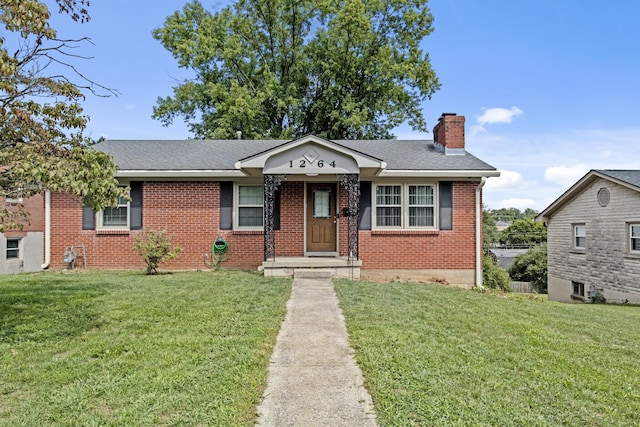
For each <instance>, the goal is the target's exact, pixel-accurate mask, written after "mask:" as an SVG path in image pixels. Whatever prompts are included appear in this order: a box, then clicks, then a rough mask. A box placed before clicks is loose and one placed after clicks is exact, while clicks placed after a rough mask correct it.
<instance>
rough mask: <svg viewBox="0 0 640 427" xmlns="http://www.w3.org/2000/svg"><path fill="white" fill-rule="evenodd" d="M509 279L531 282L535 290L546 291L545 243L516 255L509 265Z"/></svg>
mask: <svg viewBox="0 0 640 427" xmlns="http://www.w3.org/2000/svg"><path fill="white" fill-rule="evenodd" d="M509 276H511V279H513V280H516V281H521V282H531V284H532V285H533V287H534V289H535V290H536V292H539V293H542V294H546V293H547V245H540V246H536V247H534V248H531V249H529V250H528V251H527V252H525V253H523V254H522V255H518V256H517V257H516V259H515V260H514V261H513V264H511V266H510V267H509Z"/></svg>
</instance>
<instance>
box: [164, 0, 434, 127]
mask: <svg viewBox="0 0 640 427" xmlns="http://www.w3.org/2000/svg"><path fill="white" fill-rule="evenodd" d="M432 22H433V16H432V15H431V13H430V12H429V9H428V7H427V0H414V1H411V2H407V1H406V0H344V1H339V2H338V1H330V0H237V1H236V2H235V3H234V4H233V5H231V6H228V7H225V8H224V9H222V10H220V11H219V12H217V13H215V14H211V13H209V12H207V11H206V10H205V9H204V8H203V6H202V4H201V3H200V2H199V1H197V0H194V1H192V2H191V3H187V4H186V5H185V6H184V8H183V10H182V11H177V12H175V13H174V14H173V15H171V16H169V17H168V18H167V19H166V21H165V23H164V26H163V27H161V28H157V29H155V30H154V31H153V36H154V37H155V38H156V39H157V40H159V41H160V42H161V43H162V45H163V46H164V47H165V48H166V49H167V50H169V51H170V52H171V53H172V54H173V56H174V57H175V58H176V59H177V61H178V63H179V65H180V67H183V68H185V69H190V70H192V71H193V72H194V74H195V78H194V79H193V80H190V81H185V82H183V83H182V84H179V85H178V86H176V87H174V89H173V96H170V97H166V98H158V102H157V106H156V107H155V108H154V113H153V117H154V118H156V119H159V120H160V121H161V122H162V123H163V124H164V125H169V124H171V123H172V122H173V120H174V119H175V118H176V117H179V116H181V117H183V119H184V120H185V121H186V122H187V123H189V127H190V130H191V131H192V132H193V133H194V134H195V136H196V137H197V138H232V137H234V136H235V135H236V131H238V130H240V131H242V132H243V133H244V134H245V135H246V136H247V137H249V138H290V137H295V136H301V135H305V134H309V133H314V134H317V135H320V136H323V137H326V138H330V139H340V138H345V139H347V138H387V137H390V136H391V133H390V131H391V129H393V128H394V127H396V126H397V125H399V124H401V123H404V122H407V121H408V123H409V124H410V125H411V126H412V127H413V128H414V129H416V130H420V131H428V129H427V125H426V122H425V120H424V117H423V115H422V109H421V102H422V101H423V100H425V99H427V98H430V97H431V95H432V94H433V93H434V92H435V91H436V90H437V89H438V88H439V86H440V84H439V82H438V79H437V77H436V75H435V73H434V71H433V70H432V68H431V64H430V61H429V56H428V55H427V54H425V53H423V52H422V50H421V48H420V46H419V44H420V42H421V41H422V40H423V39H424V38H425V37H426V36H427V35H429V34H430V33H431V32H432V31H433V27H432Z"/></svg>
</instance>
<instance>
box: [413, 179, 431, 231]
mask: <svg viewBox="0 0 640 427" xmlns="http://www.w3.org/2000/svg"><path fill="white" fill-rule="evenodd" d="M433 201H434V197H433V187H432V186H430V185H410V186H409V227H433V225H434V215H433V209H434V207H433Z"/></svg>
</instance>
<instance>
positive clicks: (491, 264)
mask: <svg viewBox="0 0 640 427" xmlns="http://www.w3.org/2000/svg"><path fill="white" fill-rule="evenodd" d="M482 283H483V284H484V286H486V287H487V288H491V289H501V290H503V291H507V292H510V291H511V282H510V280H509V275H508V274H507V272H506V271H504V270H503V269H501V268H500V267H498V265H497V264H496V263H495V261H494V260H493V258H492V257H490V256H486V255H485V256H484V257H482Z"/></svg>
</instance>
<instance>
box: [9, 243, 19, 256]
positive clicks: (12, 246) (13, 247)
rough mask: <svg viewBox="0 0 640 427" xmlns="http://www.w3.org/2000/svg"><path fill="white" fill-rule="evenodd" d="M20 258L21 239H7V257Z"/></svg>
mask: <svg viewBox="0 0 640 427" xmlns="http://www.w3.org/2000/svg"><path fill="white" fill-rule="evenodd" d="M18 258H20V239H7V259H18Z"/></svg>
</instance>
